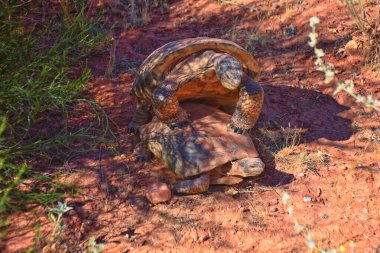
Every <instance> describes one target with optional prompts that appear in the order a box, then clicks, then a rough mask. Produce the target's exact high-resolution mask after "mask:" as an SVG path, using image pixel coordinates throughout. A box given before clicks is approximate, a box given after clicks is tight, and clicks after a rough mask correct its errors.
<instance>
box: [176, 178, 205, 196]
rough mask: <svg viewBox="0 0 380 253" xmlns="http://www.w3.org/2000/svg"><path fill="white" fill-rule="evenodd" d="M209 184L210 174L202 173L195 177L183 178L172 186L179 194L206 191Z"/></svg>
mask: <svg viewBox="0 0 380 253" xmlns="http://www.w3.org/2000/svg"><path fill="white" fill-rule="evenodd" d="M209 186H210V175H209V174H208V173H206V174H202V175H200V176H199V177H197V178H194V179H188V180H183V181H181V182H179V183H177V184H176V185H175V186H174V189H173V190H174V192H176V193H180V194H197V193H202V192H206V191H207V190H208V188H209Z"/></svg>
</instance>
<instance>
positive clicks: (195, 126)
mask: <svg viewBox="0 0 380 253" xmlns="http://www.w3.org/2000/svg"><path fill="white" fill-rule="evenodd" d="M182 107H183V108H184V109H185V110H186V111H187V112H188V113H189V119H190V121H191V124H188V125H185V126H184V127H183V128H181V129H179V128H171V127H170V126H168V125H167V124H165V123H164V122H162V121H160V120H159V119H158V118H154V119H153V120H152V121H151V122H150V123H148V124H145V125H143V126H142V127H140V138H141V140H142V142H141V143H144V144H145V146H144V148H145V152H152V153H153V155H154V156H156V157H158V158H159V159H160V160H161V162H163V163H164V164H165V165H166V167H167V168H169V169H171V170H172V171H173V172H174V173H175V174H176V176H177V177H178V178H179V179H181V181H180V182H178V183H177V184H176V185H175V187H174V191H175V192H176V193H180V194H197V193H201V192H205V191H207V190H208V188H209V185H210V184H228V185H230V184H235V183H240V182H241V181H242V180H243V179H242V178H243V177H251V176H257V175H259V174H261V173H262V172H263V170H264V167H265V165H264V163H263V162H262V160H261V159H260V158H259V155H258V153H257V151H256V149H255V146H254V144H253V142H252V139H251V138H250V136H249V135H248V134H247V133H246V134H244V135H242V134H237V133H234V132H233V131H232V130H231V129H229V128H228V126H227V123H228V121H229V118H230V115H229V114H227V113H225V112H223V111H221V110H220V109H218V108H217V107H215V106H211V105H207V104H202V103H184V104H182ZM140 147H142V146H140Z"/></svg>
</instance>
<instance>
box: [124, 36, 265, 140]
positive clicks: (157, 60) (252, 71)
mask: <svg viewBox="0 0 380 253" xmlns="http://www.w3.org/2000/svg"><path fill="white" fill-rule="evenodd" d="M259 73H260V68H259V65H258V63H257V62H256V60H255V59H254V58H253V56H252V55H251V54H250V53H248V52H247V51H246V50H245V49H244V48H242V47H240V46H239V45H237V44H236V43H234V42H231V41H228V40H224V39H216V38H207V37H199V38H189V39H183V40H178V41H173V42H170V43H167V44H165V45H164V46H162V47H160V48H158V49H156V50H155V51H154V52H153V53H152V54H150V55H149V56H148V57H147V58H146V59H145V61H144V62H143V63H142V65H141V67H140V69H139V71H138V73H137V75H136V78H135V81H134V83H133V87H132V90H131V94H132V95H133V96H135V97H136V98H137V105H136V111H135V114H134V116H133V119H132V121H131V122H130V124H129V125H128V130H129V131H130V132H132V131H135V132H137V131H138V130H139V127H140V126H142V125H144V124H146V123H148V122H150V121H151V119H152V116H155V117H157V118H158V119H159V120H160V121H162V122H164V123H165V124H168V125H169V126H171V127H182V126H183V125H186V123H188V122H189V120H188V115H187V113H186V111H185V110H184V109H183V108H181V106H180V102H183V101H199V102H203V103H208V104H210V105H216V106H219V107H220V108H224V109H226V110H228V109H230V110H231V108H233V110H234V112H233V114H232V117H231V120H230V121H229V126H230V128H232V129H233V131H234V132H236V133H239V134H244V133H245V132H246V131H248V130H249V129H251V128H252V127H253V126H254V124H255V123H256V121H257V119H258V117H259V114H260V111H261V107H262V104H263V96H264V92H263V89H262V88H261V86H260V85H259V84H258V83H257V82H256V80H257V78H258V76H259Z"/></svg>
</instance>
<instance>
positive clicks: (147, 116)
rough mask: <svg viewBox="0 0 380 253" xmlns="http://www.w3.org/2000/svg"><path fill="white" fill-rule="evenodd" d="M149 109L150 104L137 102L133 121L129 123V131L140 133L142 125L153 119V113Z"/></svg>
mask: <svg viewBox="0 0 380 253" xmlns="http://www.w3.org/2000/svg"><path fill="white" fill-rule="evenodd" d="M149 110H150V106H148V105H142V104H140V103H137V105H136V111H135V114H134V115H133V118H132V121H131V122H130V123H129V124H128V129H127V130H128V132H130V133H131V132H134V133H136V134H138V133H139V128H140V126H142V125H145V124H147V123H149V122H150V121H151V119H152V115H151V113H150V112H149Z"/></svg>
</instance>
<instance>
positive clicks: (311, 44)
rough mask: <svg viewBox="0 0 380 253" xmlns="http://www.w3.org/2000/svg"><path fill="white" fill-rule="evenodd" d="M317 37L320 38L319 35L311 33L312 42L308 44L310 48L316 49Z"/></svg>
mask: <svg viewBox="0 0 380 253" xmlns="http://www.w3.org/2000/svg"><path fill="white" fill-rule="evenodd" d="M317 37H318V34H317V33H315V32H311V33H309V38H310V41H309V42H308V44H309V46H311V47H315V46H316V45H317Z"/></svg>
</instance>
